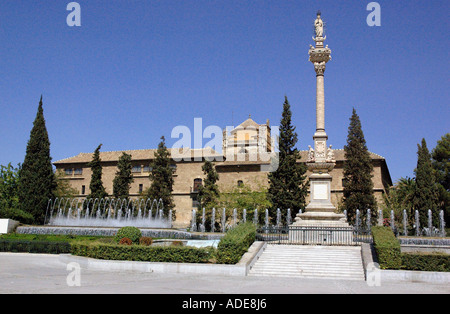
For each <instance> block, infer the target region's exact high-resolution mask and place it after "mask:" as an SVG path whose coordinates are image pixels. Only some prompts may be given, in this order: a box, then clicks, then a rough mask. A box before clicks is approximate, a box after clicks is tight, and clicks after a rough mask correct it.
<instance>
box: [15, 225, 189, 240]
mask: <svg viewBox="0 0 450 314" xmlns="http://www.w3.org/2000/svg"><path fill="white" fill-rule="evenodd" d="M119 229H120V228H119V227H109V228H107V227H58V226H19V227H17V229H16V232H17V233H19V234H55V235H74V236H106V237H112V236H115V235H116V233H117V231H118V230H119ZM139 230H141V233H142V236H143V237H152V238H173V239H191V238H192V234H191V233H189V232H186V231H181V230H174V229H150V228H148V229H147V228H139Z"/></svg>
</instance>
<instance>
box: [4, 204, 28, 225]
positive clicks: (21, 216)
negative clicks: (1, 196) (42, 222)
mask: <svg viewBox="0 0 450 314" xmlns="http://www.w3.org/2000/svg"><path fill="white" fill-rule="evenodd" d="M0 218H5V219H12V220H15V221H19V222H20V223H23V224H26V225H31V224H33V222H34V218H33V215H31V214H30V213H27V212H25V211H23V210H21V209H17V208H0Z"/></svg>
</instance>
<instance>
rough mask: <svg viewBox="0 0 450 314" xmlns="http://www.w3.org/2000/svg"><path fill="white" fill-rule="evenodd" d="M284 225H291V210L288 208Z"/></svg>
mask: <svg viewBox="0 0 450 314" xmlns="http://www.w3.org/2000/svg"><path fill="white" fill-rule="evenodd" d="M286 223H287V225H288V226H289V225H290V224H291V223H292V217H291V209H290V208H288V209H287V214H286Z"/></svg>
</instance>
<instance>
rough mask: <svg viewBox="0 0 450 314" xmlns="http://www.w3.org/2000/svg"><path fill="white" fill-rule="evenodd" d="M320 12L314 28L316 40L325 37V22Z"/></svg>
mask: <svg viewBox="0 0 450 314" xmlns="http://www.w3.org/2000/svg"><path fill="white" fill-rule="evenodd" d="M320 15H321V13H320V11H318V12H317V19H316V20H315V21H314V28H315V33H316V38H321V37H323V21H322V19H321V18H320Z"/></svg>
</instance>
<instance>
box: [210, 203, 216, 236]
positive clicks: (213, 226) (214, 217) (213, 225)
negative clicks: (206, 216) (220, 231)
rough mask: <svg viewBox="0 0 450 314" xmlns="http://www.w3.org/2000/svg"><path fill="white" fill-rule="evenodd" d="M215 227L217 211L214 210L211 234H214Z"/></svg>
mask: <svg viewBox="0 0 450 314" xmlns="http://www.w3.org/2000/svg"><path fill="white" fill-rule="evenodd" d="M215 225H216V209H215V208H213V209H212V214H211V232H214V229H215Z"/></svg>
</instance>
